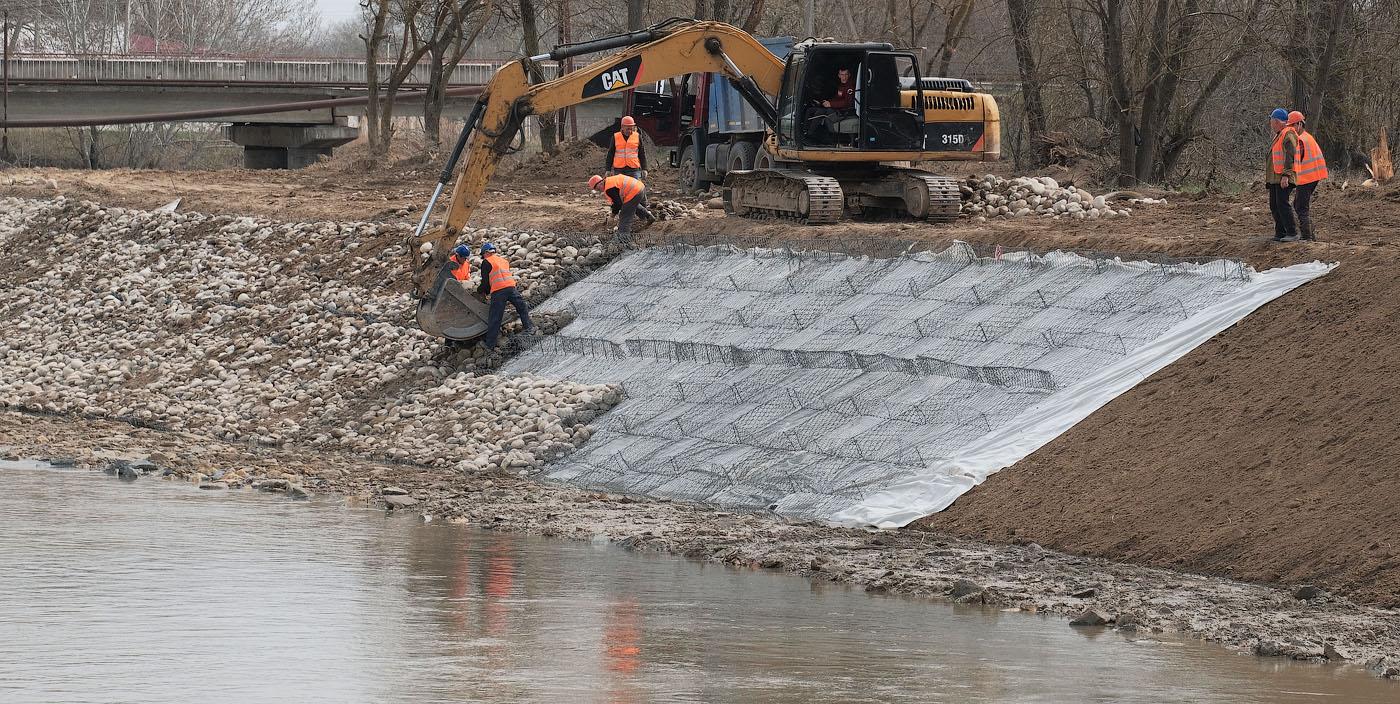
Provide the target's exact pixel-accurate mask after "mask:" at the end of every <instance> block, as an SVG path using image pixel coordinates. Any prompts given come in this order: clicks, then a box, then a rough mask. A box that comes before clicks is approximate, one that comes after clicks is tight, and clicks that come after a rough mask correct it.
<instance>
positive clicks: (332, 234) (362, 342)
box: [0, 198, 621, 470]
mask: <svg viewBox="0 0 1400 704" xmlns="http://www.w3.org/2000/svg"><path fill="white" fill-rule="evenodd" d="M407 234H408V231H407V229H405V228H404V227H402V226H399V225H391V224H376V223H364V222H344V223H342V222H311V223H283V222H276V221H271V220H263V219H254V218H238V217H228V216H207V215H202V214H197V213H188V214H187V213H160V212H146V211H135V210H124V209H120V208H104V207H101V206H99V205H97V204H94V203H89V202H78V201H73V200H65V199H63V198H56V199H54V200H52V201H37V200H22V199H0V278H3V279H4V281H5V282H6V285H5V286H4V287H0V329H3V330H4V333H3V334H0V406H4V407H11V408H17V409H24V410H32V411H43V412H50V413H62V414H73V415H81V416H87V417H94V418H115V419H121V420H127V421H130V422H135V423H139V424H143V425H149V426H153V427H160V428H169V429H176V430H191V431H197V432H203V433H207V434H209V435H213V436H215V437H218V438H221V439H224V440H236V441H248V442H258V443H263V444H269V445H280V444H284V443H292V444H306V445H310V446H313V447H325V448H328V449H329V448H333V449H339V450H345V451H349V452H353V453H358V454H363V455H369V456H379V457H387V458H391V459H395V460H402V461H410V462H416V463H421V464H426V465H432V466H457V467H459V468H461V469H469V470H477V469H501V468H527V467H533V466H537V465H538V464H540V463H542V462H544V461H547V460H548V459H549V458H551V457H553V456H556V455H558V454H559V453H561V452H565V451H567V450H569V449H571V448H572V447H573V446H574V445H576V444H578V443H581V442H582V441H583V440H586V439H587V437H588V435H589V430H588V429H587V427H586V425H587V423H588V422H589V421H591V420H592V419H593V418H594V417H596V416H597V415H598V414H600V413H602V412H604V411H605V410H607V409H608V408H610V407H611V406H612V405H614V404H616V403H617V402H618V401H620V398H621V396H620V393H619V392H618V390H617V389H615V388H612V387H608V386H594V385H584V384H575V383H570V382H556V381H548V380H544V379H538V378H532V377H510V378H506V377H499V376H495V375H492V374H488V373H485V370H483V369H478V368H475V367H471V366H466V367H463V366H461V365H460V364H458V363H457V362H454V361H452V360H451V359H450V358H449V356H448V355H446V354H444V351H443V344H442V341H441V340H438V339H436V338H432V337H430V336H428V335H427V334H425V333H423V332H422V331H420V330H418V329H417V328H416V326H415V325H414V324H413V320H412V316H413V310H414V301H413V300H412V299H411V297H410V296H409V295H408V294H407V291H408V289H409V286H408V274H409V269H410V268H411V267H410V266H409V265H410V264H411V260H410V259H409V252H408V249H407V246H406V244H405V243H406V235H407ZM467 237H468V238H471V239H473V240H474V241H475V242H476V243H479V242H481V241H482V240H490V241H492V242H494V243H495V244H496V246H497V247H499V248H500V249H501V251H502V252H503V253H505V254H506V256H508V257H510V259H511V260H512V262H513V264H512V268H513V269H516V267H517V266H518V267H519V268H518V269H516V273H517V276H519V277H520V279H521V281H522V284H521V286H522V289H523V292H524V293H525V294H526V295H527V297H532V298H540V297H543V296H547V295H549V294H551V293H553V292H554V291H555V290H557V289H558V288H560V287H561V286H563V285H564V279H565V278H566V276H567V275H568V272H569V271H570V270H571V269H578V268H585V269H586V268H589V267H596V266H600V265H601V264H603V263H605V259H606V257H607V256H608V255H607V253H606V252H605V251H604V249H603V248H602V247H601V246H600V245H597V244H596V243H594V244H592V245H590V244H587V243H578V244H575V243H565V242H563V241H562V240H560V239H559V238H555V237H553V236H549V235H544V234H542V233H538V232H530V231H505V230H487V231H474V232H468V233H467ZM517 263H518V264H517Z"/></svg>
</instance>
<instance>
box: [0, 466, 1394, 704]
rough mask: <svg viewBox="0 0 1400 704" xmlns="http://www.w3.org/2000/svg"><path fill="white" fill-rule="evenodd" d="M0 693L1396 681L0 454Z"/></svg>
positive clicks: (906, 693)
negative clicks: (19, 461) (47, 466)
mask: <svg viewBox="0 0 1400 704" xmlns="http://www.w3.org/2000/svg"><path fill="white" fill-rule="evenodd" d="M0 473H3V478H4V481H5V482H6V486H7V487H8V488H9V491H10V497H11V498H10V500H9V501H6V502H3V503H0V634H3V637H0V701H3V702H7V703H8V702H50V701H63V702H111V701H131V702H187V701H196V700H197V701H201V702H260V701H270V702H271V701H275V702H282V701H337V702H400V701H402V702H461V701H493V702H561V701H562V702H569V703H570V704H574V703H583V702H619V703H627V702H653V701H696V702H812V701H843V702H846V701H849V702H890V701H918V702H930V701H931V702H1082V701H1104V702H1164V701H1171V702H1177V701H1212V702H1216V701H1225V702H1313V701H1317V700H1318V698H1319V696H1326V695H1330V696H1331V698H1332V700H1333V701H1347V702H1394V701H1397V700H1400V686H1397V685H1395V684H1394V683H1386V682H1382V681H1378V680H1374V679H1371V678H1369V677H1368V676H1365V675H1364V674H1360V673H1358V672H1356V671H1355V670H1345V669H1340V668H1335V667H1324V666H1315V665H1298V664H1293V663H1287V662H1283V661H1278V660H1263V659H1258V658H1253V657H1248V656H1240V655H1236V654H1231V653H1227V652H1225V651H1223V650H1220V649H1217V648H1212V647H1207V646H1202V645H1199V644H1194V643H1188V644H1181V643H1177V644H1173V643H1155V642H1144V643H1133V642H1130V641H1127V640H1126V639H1124V638H1123V637H1122V636H1120V635H1118V634H1116V633H1112V632H1108V631H1097V632H1094V631H1089V632H1086V631H1077V630H1074V629H1070V628H1069V627H1067V626H1065V624H1064V621H1063V620H1061V619H1058V618H1040V617H1035V616H1027V615H1024V614H1008V613H1000V612H997V611H991V610H981V609H971V608H962V607H958V608H954V607H950V606H948V605H945V604H938V603H935V604H929V603H923V602H917V601H913V600H906V599H899V598H888V597H872V596H869V595H866V594H864V593H861V592H855V591H851V590H848V589H845V588H842V587H839V586H834V585H829V584H813V583H809V582H807V581H805V580H802V579H797V578H793V577H788V576H784V575H779V574H773V573H768V572H747V571H737V570H732V569H727V568H722V567H718V566H714V565H704V564H697V563H691V562H686V561H683V560H678V559H675V558H671V557H667V556H660V555H645V554H643V555H637V554H630V553H626V552H623V551H621V550H618V549H616V548H613V547H610V546H606V545H595V544H588V543H562V542H554V541H548V540H543V539H531V538H523V537H519V536H511V535H505V534H494V533H485V532H478V531H473V530H468V529H463V528H461V527H458V526H451V525H443V524H441V523H432V524H428V525H421V524H419V523H418V522H416V521H415V520H413V519H411V518H385V517H384V515H383V514H380V513H377V512H369V511H346V510H342V509H338V508H336V507H333V506H328V505H321V506H317V505H306V504H300V503H293V502H286V501H280V500H276V499H273V498H270V497H265V496H253V495H250V494H242V493H233V494H227V495H210V493H209V492H199V491H196V490H194V489H192V488H190V487H188V486H186V485H170V484H163V483H158V482H151V481H142V482H138V483H136V484H122V483H118V482H116V481H108V480H106V479H105V478H98V477H93V476H87V474H88V473H86V472H74V471H66V472H65V471H52V470H45V471H37V470H32V469H31V470H20V469H14V468H6V467H5V466H4V465H0Z"/></svg>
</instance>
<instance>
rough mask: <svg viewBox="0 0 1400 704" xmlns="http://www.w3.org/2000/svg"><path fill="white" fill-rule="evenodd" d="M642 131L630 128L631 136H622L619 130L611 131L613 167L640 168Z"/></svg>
mask: <svg viewBox="0 0 1400 704" xmlns="http://www.w3.org/2000/svg"><path fill="white" fill-rule="evenodd" d="M641 148H642V133H641V132H640V131H638V130H632V136H631V137H623V136H622V133H621V132H614V133H613V168H614V169H640V168H642V158H641V156H640V150H641Z"/></svg>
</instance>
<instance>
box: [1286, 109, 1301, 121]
mask: <svg viewBox="0 0 1400 704" xmlns="http://www.w3.org/2000/svg"><path fill="white" fill-rule="evenodd" d="M1302 121H1303V113H1301V112H1298V111H1297V110H1294V111H1293V112H1290V113H1288V124H1290V125H1296V124H1298V123H1300V122H1302Z"/></svg>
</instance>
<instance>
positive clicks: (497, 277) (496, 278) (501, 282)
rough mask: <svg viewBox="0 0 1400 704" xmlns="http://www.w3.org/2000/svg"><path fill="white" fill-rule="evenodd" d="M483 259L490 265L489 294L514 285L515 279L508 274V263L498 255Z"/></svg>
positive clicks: (490, 255) (489, 255)
mask: <svg viewBox="0 0 1400 704" xmlns="http://www.w3.org/2000/svg"><path fill="white" fill-rule="evenodd" d="M485 259H486V261H488V262H490V263H491V293H495V292H497V291H499V290H501V289H503V288H510V287H511V286H514V285H515V277H514V276H511V274H510V262H508V261H506V260H505V258H504V257H502V256H500V255H498V254H488V255H486V257H485Z"/></svg>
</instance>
